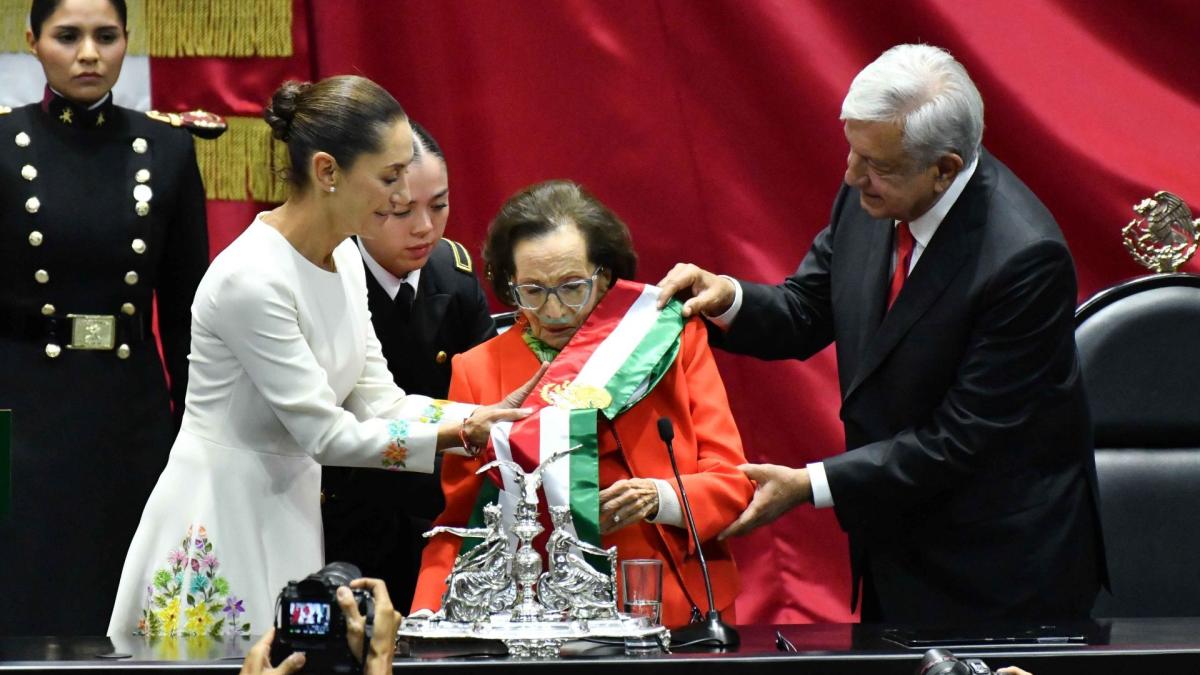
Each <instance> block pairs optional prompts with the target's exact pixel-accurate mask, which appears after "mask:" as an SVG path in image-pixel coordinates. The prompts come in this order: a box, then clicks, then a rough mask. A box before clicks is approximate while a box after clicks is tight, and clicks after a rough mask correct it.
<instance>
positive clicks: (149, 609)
mask: <svg viewBox="0 0 1200 675" xmlns="http://www.w3.org/2000/svg"><path fill="white" fill-rule="evenodd" d="M193 532H195V533H196V534H193ZM167 561H168V562H169V563H170V566H169V567H167V568H161V569H157V570H155V571H154V574H153V576H152V577H151V583H150V585H149V586H147V587H146V594H147V596H146V608H145V609H144V610H143V611H142V616H141V618H140V619H139V620H138V624H137V632H138V633H141V634H143V635H150V636H166V637H176V636H183V637H189V638H191V637H204V636H217V635H222V634H224V635H231V636H232V635H249V633H250V624H249V623H248V622H247V623H243V624H241V625H240V626H239V625H238V624H237V623H235V622H236V620H237V619H238V617H239V616H240V615H241V614H243V613H244V612H245V611H246V608H245V605H244V604H243V601H242V600H241V599H239V598H235V597H233V596H230V595H229V582H228V580H226V579H225V578H224V577H222V576H217V574H216V570H217V568H219V567H220V564H221V563H220V560H219V559H218V558H217V554H216V553H214V552H213V545H212V542H211V541H209V539H208V531H207V530H206V529H205V528H204V527H203V526H194V527H188V532H187V535H186V536H185V537H184V538H183V540H182V541H181V542H180V546H179V548H177V549H172V550H171V551H170V553H169V554H168V555H167ZM185 582H186V583H185ZM222 614H224V616H222Z"/></svg>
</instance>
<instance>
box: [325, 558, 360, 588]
mask: <svg viewBox="0 0 1200 675" xmlns="http://www.w3.org/2000/svg"><path fill="white" fill-rule="evenodd" d="M317 576H319V577H321V578H322V579H325V580H326V581H328V582H330V583H331V584H333V585H334V586H349V585H350V582H351V581H353V580H355V579H357V578H359V577H361V576H362V570H360V569H358V566H356V565H354V564H353V563H348V562H331V563H329V564H328V565H326V566H324V567H322V568H321V571H320V572H317Z"/></svg>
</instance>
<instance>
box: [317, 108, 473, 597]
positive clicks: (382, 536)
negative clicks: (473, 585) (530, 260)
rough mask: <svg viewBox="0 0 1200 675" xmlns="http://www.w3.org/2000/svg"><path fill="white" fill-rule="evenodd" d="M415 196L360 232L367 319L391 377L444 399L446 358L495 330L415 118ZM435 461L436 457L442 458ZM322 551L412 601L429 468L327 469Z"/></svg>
mask: <svg viewBox="0 0 1200 675" xmlns="http://www.w3.org/2000/svg"><path fill="white" fill-rule="evenodd" d="M412 128H413V148H414V150H415V153H414V158H413V163H412V165H411V166H410V167H409V170H408V187H409V192H410V193H411V195H412V201H411V202H410V203H409V204H407V205H405V206H404V207H402V210H400V211H399V212H397V213H394V214H393V215H392V217H391V219H390V220H389V221H388V223H387V226H386V228H385V236H382V237H377V238H376V239H374V240H372V241H367V240H360V241H359V250H360V252H361V253H362V254H363V263H364V265H365V266H366V271H367V299H368V305H369V307H370V309H371V323H372V324H373V325H374V327H375V334H376V336H378V338H379V342H380V344H381V345H382V346H383V355H384V357H385V358H386V359H387V362H388V369H389V370H391V372H392V376H393V377H394V378H395V380H396V384H398V385H400V388H401V389H403V390H404V391H406V392H408V393H410V394H424V395H426V396H433V397H435V398H445V396H446V393H447V391H449V389H450V358H451V357H453V356H454V355H455V354H459V353H461V352H465V351H467V350H468V349H470V348H471V347H474V346H475V345H477V344H479V343H481V342H483V341H485V340H487V339H489V338H491V337H492V336H494V335H495V334H496V326H495V323H494V322H493V321H492V317H491V314H490V313H489V311H488V304H487V298H486V297H485V296H484V294H483V289H482V287H481V286H480V284H479V280H478V279H477V278H476V277H475V273H474V267H473V266H472V264H471V257H470V255H469V254H468V253H467V249H466V248H465V247H464V246H463V245H462V244H460V243H458V242H455V241H451V240H449V239H443V238H442V234H443V232H444V231H445V229H446V220H447V219H448V218H449V215H450V186H449V177H448V175H447V169H446V159H445V156H444V155H443V154H442V149H441V147H439V146H438V144H437V141H435V140H434V138H433V136H432V135H430V133H429V132H428V131H427V130H426V129H425V128H424V127H422V126H421V125H419V124H417V123H416V122H415V121H414V122H412ZM439 466H440V462H439ZM322 471H323V473H322V493H323V494H324V497H325V501H324V504H323V507H322V517H323V520H324V526H325V559H326V560H327V561H332V560H343V561H347V562H352V563H355V564H356V565H358V566H359V568H360V569H362V571H363V574H364V575H366V576H369V577H378V578H381V579H383V580H384V581H385V582H387V587H388V592H389V594H390V595H391V598H392V602H393V603H394V604H395V605H396V607H398V608H400V609H401V610H402V611H404V610H407V609H408V606H409V604H410V603H411V601H412V595H413V589H414V587H415V586H416V583H417V573H418V571H419V570H420V567H421V551H422V549H423V548H424V543H425V540H424V539H423V538H422V537H421V534H422V533H424V532H425V531H426V530H428V529H429V528H430V527H432V526H433V520H434V518H436V517H437V516H438V514H440V513H441V511H442V508H443V507H444V506H445V502H444V500H443V499H442V487H441V483H440V482H439V479H438V473H437V471H435V472H434V473H433V474H432V475H422V474H405V473H392V472H388V471H367V470H358V469H348V468H341V467H324V469H323V470H322Z"/></svg>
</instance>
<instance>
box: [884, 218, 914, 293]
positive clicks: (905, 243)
mask: <svg viewBox="0 0 1200 675" xmlns="http://www.w3.org/2000/svg"><path fill="white" fill-rule="evenodd" d="M895 240H896V269H895V271H893V272H892V285H891V289H890V290H889V291H888V309H891V308H892V303H893V302H896V296H897V295H900V289H901V288H904V280H905V279H907V278H908V263H909V261H911V260H912V253H913V236H912V231H911V230H909V229H908V223H905V222H899V223H896V236H895Z"/></svg>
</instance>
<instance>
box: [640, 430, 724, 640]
mask: <svg viewBox="0 0 1200 675" xmlns="http://www.w3.org/2000/svg"><path fill="white" fill-rule="evenodd" d="M658 437H659V438H661V439H662V441H663V443H664V444H665V445H666V446H667V456H668V457H670V458H671V471H673V472H675V484H676V485H678V486H679V497H680V501H682V502H683V513H684V515H685V516H686V517H687V525H688V533H689V534H691V536H692V543H693V544H694V545H695V546H696V556H697V557H698V558H700V571H701V573H703V575H704V594H705V595H706V596H707V598H708V615H707V616H706V617H705V619H704V621H701V622H694V623H691V624H688V625H687V626H685V627H683V628H680V629H679V630H676V631H672V633H673V635H674V639H673V640H672V642H675V641H676V640H677V641H678V643H677V644H675V645H672V646H673V647H687V646H690V645H696V646H704V647H736V646H738V645H739V644H741V642H742V640H741V638H740V637H739V636H738V632H737V631H736V630H734V628H733V627H732V626H730V625H729V624H727V623H725V622H724V621H722V620H721V613H720V612H718V611H717V609H716V607H715V605H714V603H713V589H712V579H710V578H709V576H708V561H707V560H705V559H704V549H703V548H702V547H701V546H700V531H699V530H697V529H696V520H695V518H693V517H692V505H691V502H689V501H688V496H687V490H686V489H684V487H683V477H682V476H680V475H679V465H678V464H676V463H675V448H674V447H673V446H672V444H671V443H672V441H674V440H675V427H674V426H672V425H671V420H669V419H667V418H666V417H661V418H659V420H658ZM693 610H694V608H693Z"/></svg>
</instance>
